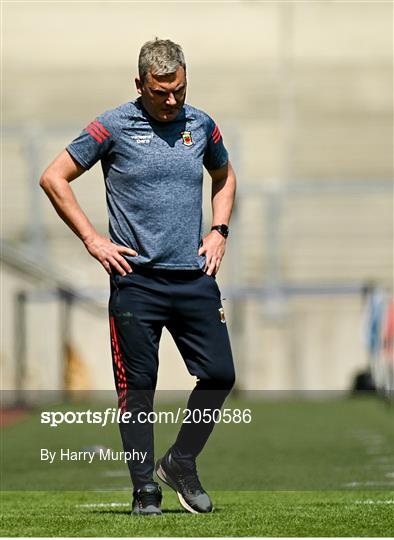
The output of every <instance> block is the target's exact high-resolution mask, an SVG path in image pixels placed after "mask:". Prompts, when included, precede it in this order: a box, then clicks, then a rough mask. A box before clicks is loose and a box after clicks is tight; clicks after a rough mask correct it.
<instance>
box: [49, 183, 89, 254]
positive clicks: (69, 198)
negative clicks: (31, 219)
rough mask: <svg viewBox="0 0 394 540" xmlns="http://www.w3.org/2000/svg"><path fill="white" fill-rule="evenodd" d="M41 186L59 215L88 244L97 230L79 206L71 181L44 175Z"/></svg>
mask: <svg viewBox="0 0 394 540" xmlns="http://www.w3.org/2000/svg"><path fill="white" fill-rule="evenodd" d="M40 186H41V187H42V189H43V190H44V191H45V193H46V194H47V196H48V198H49V199H50V201H51V203H52V205H53V206H54V208H55V210H56V212H57V213H58V215H59V216H60V217H61V218H62V220H63V221H64V222H65V223H66V224H67V225H68V227H69V228H70V229H71V230H72V231H73V232H74V233H75V234H76V235H77V236H78V237H79V238H80V239H81V240H82V241H83V242H84V244H85V245H87V244H88V243H89V242H91V241H92V240H93V238H94V237H95V236H97V234H98V233H97V231H96V230H95V228H94V227H93V225H92V224H91V223H90V221H89V219H88V218H87V216H86V215H85V213H84V212H83V210H82V208H81V207H80V206H79V204H78V201H77V200H76V198H75V196H74V192H73V190H72V189H71V187H70V184H69V182H68V181H67V180H66V179H65V178H60V177H57V178H55V177H47V176H42V177H41V180H40Z"/></svg>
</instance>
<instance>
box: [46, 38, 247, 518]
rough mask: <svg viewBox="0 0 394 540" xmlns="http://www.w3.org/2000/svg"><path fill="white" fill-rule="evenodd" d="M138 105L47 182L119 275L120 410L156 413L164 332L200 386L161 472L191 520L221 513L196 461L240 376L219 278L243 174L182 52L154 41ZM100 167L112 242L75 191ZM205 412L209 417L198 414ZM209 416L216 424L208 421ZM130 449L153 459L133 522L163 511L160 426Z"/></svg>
mask: <svg viewBox="0 0 394 540" xmlns="http://www.w3.org/2000/svg"><path fill="white" fill-rule="evenodd" d="M138 68H139V78H136V79H135V83H136V87H137V92H138V94H139V98H138V99H136V100H135V101H132V102H128V103H126V104H124V105H121V106H119V107H117V108H116V109H113V110H110V111H107V112H105V113H103V114H101V115H100V116H98V117H97V119H96V120H94V121H92V122H91V123H90V124H89V125H88V126H87V127H86V128H85V129H84V130H83V131H82V133H81V134H80V135H79V136H78V137H77V138H76V139H75V140H74V141H73V142H72V143H71V144H70V145H68V146H67V148H66V150H64V151H63V152H62V153H61V154H60V155H59V156H58V157H57V158H56V159H55V160H54V161H53V162H52V163H51V164H50V165H49V167H48V168H47V169H46V171H45V172H44V173H43V175H42V177H41V180H40V185H41V186H42V188H43V189H44V190H45V192H46V194H47V195H48V197H49V198H50V200H51V202H52V204H53V205H54V207H55V209H56V211H57V212H58V214H59V215H60V217H61V218H62V219H63V220H64V221H65V223H66V224H67V225H68V226H69V227H70V228H71V229H72V230H73V231H74V232H75V234H76V235H77V236H78V237H79V238H80V239H81V240H82V241H83V242H84V244H85V246H86V249H87V250H88V252H89V253H90V255H92V256H93V257H95V258H96V259H97V260H98V261H99V262H100V263H101V264H102V265H103V267H104V268H105V270H106V271H107V272H108V274H109V275H110V286H111V295H110V300H109V315H110V330H111V349H112V356H113V366H114V375H115V384H116V389H117V392H118V396H119V407H120V408H121V409H122V410H123V411H128V412H131V413H132V414H133V418H136V415H137V414H138V413H139V412H142V411H143V412H144V413H148V412H149V411H152V409H153V399H154V392H155V387H156V380H157V369H158V349H159V341H160V336H161V332H162V329H163V327H164V326H165V327H166V328H167V329H168V330H169V332H170V333H171V335H172V337H173V338H174V341H175V343H176V345H177V347H178V349H179V351H180V353H181V355H182V357H183V359H184V361H185V364H186V366H187V369H188V371H189V373H190V374H191V375H193V376H195V377H197V383H196V386H195V388H194V390H193V391H192V393H191V395H190V397H189V401H188V405H187V407H188V409H189V410H190V414H189V422H188V423H186V422H184V423H182V426H181V429H180V431H179V434H178V437H177V439H176V441H175V443H174V444H173V445H172V446H171V448H169V450H168V451H167V452H166V454H165V455H164V456H163V457H162V458H161V459H159V460H158V462H157V464H156V474H157V475H158V477H159V478H160V479H161V480H162V481H163V482H165V483H166V484H168V485H169V486H170V487H171V488H173V489H174V490H175V491H176V492H177V494H178V497H179V500H180V502H181V504H182V506H183V507H184V508H185V509H186V510H188V511H189V512H193V513H199V512H211V511H212V509H213V507H212V502H211V500H210V498H209V496H208V494H207V493H206V492H205V491H204V489H203V488H202V486H201V483H200V481H199V479H198V476H197V471H196V457H197V456H198V455H199V453H200V452H201V450H202V449H203V447H204V445H205V443H206V442H207V440H208V437H209V435H210V433H211V431H212V429H213V427H214V420H213V418H214V411H215V410H217V409H220V408H221V406H222V405H223V402H224V400H225V398H226V396H227V395H228V393H229V392H230V390H231V388H232V386H233V384H234V379H235V374H234V366H233V360H232V354H231V347H230V342H229V337H228V333H227V327H226V321H225V317H224V312H223V308H222V305H221V299H220V290H219V288H218V285H217V283H216V279H215V276H216V274H217V272H218V270H219V268H220V264H221V261H222V258H223V255H224V252H225V246H226V238H227V236H228V224H229V220H230V215H231V211H232V207H233V202H234V196H235V184H236V180H235V174H234V171H233V169H232V167H231V165H230V162H229V160H228V154H227V151H226V149H225V147H224V145H223V140H222V136H221V133H220V131H219V128H218V127H217V125H216V124H215V122H214V121H213V120H212V119H211V118H210V117H209V116H208V115H207V114H206V113H204V112H202V111H200V110H198V109H195V108H194V107H191V106H190V105H187V104H185V96H186V64H185V59H184V56H183V52H182V49H181V47H180V46H179V45H177V44H175V43H173V42H172V41H170V40H159V39H155V40H154V41H150V42H147V43H145V45H143V47H142V49H141V51H140V55H139V64H138ZM99 160H101V165H102V170H103V174H104V178H105V185H106V195H107V205H108V214H109V236H110V238H106V237H103V236H101V235H99V234H98V233H97V231H96V230H95V229H94V227H93V226H92V224H91V223H90V222H89V220H88V218H87V217H86V215H85V214H84V212H83V211H82V209H81V208H80V206H79V204H78V202H77V200H76V199H75V197H74V194H73V192H72V190H71V188H70V186H69V184H70V182H71V181H72V180H74V179H76V178H77V177H78V176H80V175H81V174H83V173H84V172H85V171H86V170H87V169H90V168H91V167H92V166H93V165H94V164H95V163H96V162H97V161H99ZM203 167H205V168H206V169H207V170H208V172H209V174H210V176H211V177H212V214H213V216H212V229H211V231H210V232H209V234H208V235H206V236H205V237H204V238H202V181H203ZM195 411H196V412H197V413H200V414H196V413H195ZM202 413H204V414H205V417H204V416H203V414H202ZM120 431H121V436H122V441H123V446H124V450H125V451H131V452H132V451H133V450H134V451H141V452H147V457H146V459H145V461H144V462H143V463H142V462H129V469H130V474H131V479H132V483H133V486H134V492H133V513H135V514H160V513H161V508H160V505H161V499H162V495H161V489H160V486H159V485H158V484H157V483H156V482H154V480H153V472H154V468H155V466H154V453H153V425H152V424H151V423H143V422H135V423H132V422H131V423H121V424H120Z"/></svg>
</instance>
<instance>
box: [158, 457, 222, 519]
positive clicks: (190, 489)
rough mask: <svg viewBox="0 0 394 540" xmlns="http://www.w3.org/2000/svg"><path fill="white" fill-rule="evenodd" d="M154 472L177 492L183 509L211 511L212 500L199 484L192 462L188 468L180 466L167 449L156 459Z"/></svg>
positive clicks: (196, 512)
mask: <svg viewBox="0 0 394 540" xmlns="http://www.w3.org/2000/svg"><path fill="white" fill-rule="evenodd" d="M156 474H157V476H158V477H159V478H160V480H162V481H163V482H164V483H165V484H167V485H168V486H170V487H171V488H172V489H173V490H175V491H176V492H177V495H178V499H179V502H180V503H181V505H182V506H183V508H185V510H187V511H188V512H192V513H193V514H200V513H208V512H212V510H213V506H212V501H211V499H210V498H209V495H208V493H207V492H206V491H204V489H203V487H202V486H201V483H200V480H199V479H198V476H197V471H196V465H195V464H194V463H193V464H191V466H190V468H187V469H186V468H182V467H181V466H180V465H179V463H177V462H176V461H175V459H174V458H173V457H172V456H171V453H170V452H169V451H168V452H167V453H166V454H165V455H164V456H163V457H162V458H161V459H159V460H158V461H157V463H156Z"/></svg>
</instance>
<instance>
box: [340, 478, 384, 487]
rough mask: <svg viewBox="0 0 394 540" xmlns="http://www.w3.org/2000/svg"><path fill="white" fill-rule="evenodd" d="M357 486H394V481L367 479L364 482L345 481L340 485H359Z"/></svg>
mask: <svg viewBox="0 0 394 540" xmlns="http://www.w3.org/2000/svg"><path fill="white" fill-rule="evenodd" d="M359 486H364V487H365V486H394V482H390V481H379V480H368V481H366V482H347V483H346V484H342V487H359Z"/></svg>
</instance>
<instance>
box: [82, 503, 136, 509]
mask: <svg viewBox="0 0 394 540" xmlns="http://www.w3.org/2000/svg"><path fill="white" fill-rule="evenodd" d="M75 506H76V507H77V508H104V507H108V506H110V507H111V508H114V507H118V506H130V503H118V502H111V503H89V504H76V505H75Z"/></svg>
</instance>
